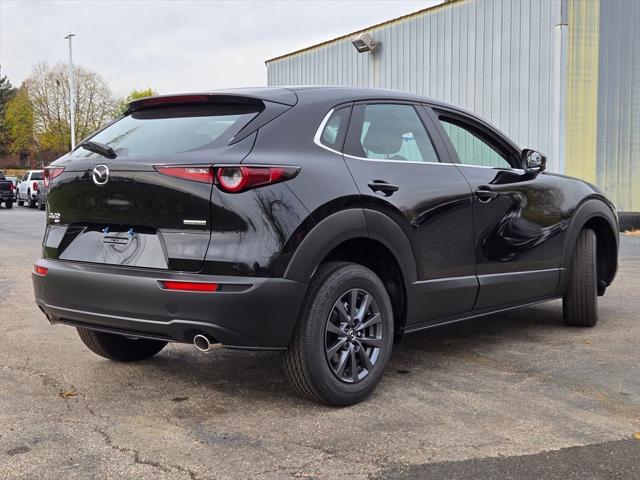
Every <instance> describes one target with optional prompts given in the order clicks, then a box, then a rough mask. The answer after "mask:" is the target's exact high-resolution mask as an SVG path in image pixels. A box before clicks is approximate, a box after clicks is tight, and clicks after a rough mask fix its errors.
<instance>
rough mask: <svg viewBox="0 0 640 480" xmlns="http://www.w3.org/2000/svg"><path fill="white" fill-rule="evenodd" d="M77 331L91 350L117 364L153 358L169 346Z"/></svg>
mask: <svg viewBox="0 0 640 480" xmlns="http://www.w3.org/2000/svg"><path fill="white" fill-rule="evenodd" d="M76 330H77V331H78V335H79V336H80V339H81V340H82V342H83V343H84V344H85V345H86V346H87V347H88V348H89V350H91V351H92V352H93V353H96V354H98V355H100V356H101V357H104V358H108V359H109V360H115V361H117V362H135V361H138V360H144V359H146V358H151V357H153V356H154V355H155V354H156V353H158V352H159V351H160V350H162V349H163V348H164V347H165V345H166V344H167V342H162V341H159V340H147V339H143V338H139V339H132V338H127V337H124V336H122V335H114V334H112V333H105V332H96V331H95V330H88V329H86V328H76Z"/></svg>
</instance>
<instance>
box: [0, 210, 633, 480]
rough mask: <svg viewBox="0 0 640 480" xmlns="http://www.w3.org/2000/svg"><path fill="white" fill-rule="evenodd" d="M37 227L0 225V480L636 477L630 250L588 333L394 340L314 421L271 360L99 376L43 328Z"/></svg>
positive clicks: (554, 320)
mask: <svg viewBox="0 0 640 480" xmlns="http://www.w3.org/2000/svg"><path fill="white" fill-rule="evenodd" d="M44 219H45V212H40V211H36V210H30V209H27V208H24V207H18V206H14V208H13V210H6V209H4V208H2V209H1V210H0V326H1V327H2V330H0V478H2V479H14V478H20V479H23V478H24V479H27V478H34V479H35V478H37V479H60V478H65V479H72V478H83V479H84V478H113V479H116V478H117V479H121V478H138V479H208V478H216V479H217V478H220V479H226V478H261V479H287V478H323V479H324V478H327V479H333V478H349V479H371V478H394V479H413V478H415V479H418V478H420V479H424V478H455V479H471V478H473V479H478V478H481V479H485V478H505V479H534V478H535V479H539V478H545V479H569V478H576V479H577V478H579V479H609V478H612V479H613V478H625V479H631V478H640V439H635V437H634V434H636V433H637V432H640V293H639V292H640V238H630V237H622V243H621V247H622V248H621V257H620V269H619V273H618V276H617V278H616V281H615V282H614V284H613V286H612V287H611V288H610V289H609V290H608V291H607V294H606V296H604V297H601V298H600V324H599V325H598V326H597V327H596V328H594V329H572V328H567V327H564V326H563V323H562V308H561V303H560V302H558V301H555V302H550V303H547V304H543V305H538V306H535V307H528V308H524V309H520V310H517V311H512V312H507V313H502V314H497V315H493V316H490V317H485V318H481V319H476V320H472V321H468V322H464V323H460V324H456V325H450V326H446V327H440V328H436V329H432V330H429V331H425V332H422V333H419V334H415V335H412V336H408V337H406V338H405V339H404V341H403V342H402V343H401V344H400V345H396V346H395V349H394V353H393V357H392V360H391V363H390V365H389V367H388V369H387V372H386V374H385V376H384V377H383V379H382V382H381V383H380V385H379V387H378V389H377V390H376V392H375V393H374V395H373V396H372V398H371V399H369V400H368V401H366V402H364V403H362V404H360V405H357V406H354V407H349V408H342V409H331V408H326V407H322V406H318V405H315V404H312V403H309V402H308V401H306V400H304V399H301V398H299V397H297V396H296V394H295V393H294V391H293V389H292V388H291V387H290V386H289V385H288V383H287V381H286V379H285V377H284V372H283V369H282V365H281V357H280V354H278V353H277V352H262V353H259V352H238V351H227V350H224V349H222V350H217V351H214V352H212V353H208V354H203V353H200V352H198V351H196V350H195V349H194V348H193V347H192V346H189V345H170V346H169V347H167V348H166V349H165V350H163V352H162V353H161V354H159V355H158V356H157V357H155V358H153V359H150V360H148V361H144V362H140V363H136V364H117V363H113V362H109V361H107V360H105V359H102V358H100V357H97V356H96V355H94V354H93V353H91V352H90V351H89V350H87V349H86V348H85V347H84V345H83V344H82V343H81V341H80V339H79V338H78V337H77V335H76V333H75V331H74V329H72V328H70V327H65V326H50V325H49V324H48V323H47V321H46V320H45V317H44V316H43V315H42V313H41V312H40V311H39V310H38V308H37V307H36V305H35V303H34V301H33V292H32V287H31V278H30V276H31V274H30V272H31V268H32V265H33V262H34V260H36V259H37V258H38V257H39V256H40V243H41V239H42V233H43V231H44ZM639 436H640V434H639Z"/></svg>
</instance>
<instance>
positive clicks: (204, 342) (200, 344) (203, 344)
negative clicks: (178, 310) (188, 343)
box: [193, 334, 222, 352]
mask: <svg viewBox="0 0 640 480" xmlns="http://www.w3.org/2000/svg"><path fill="white" fill-rule="evenodd" d="M193 344H194V345H195V347H196V348H197V349H198V350H200V351H201V352H210V351H211V350H217V349H218V348H222V344H221V343H218V342H216V341H215V340H214V339H213V338H211V337H209V336H208V335H202V334H198V335H196V336H195V337H193Z"/></svg>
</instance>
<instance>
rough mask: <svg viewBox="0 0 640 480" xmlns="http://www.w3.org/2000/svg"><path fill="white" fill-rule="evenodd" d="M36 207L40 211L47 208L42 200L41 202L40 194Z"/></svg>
mask: <svg viewBox="0 0 640 480" xmlns="http://www.w3.org/2000/svg"><path fill="white" fill-rule="evenodd" d="M36 206H37V207H38V210H44V209H45V208H46V204H45V203H43V202H42V200H40V194H38V200H37V203H36Z"/></svg>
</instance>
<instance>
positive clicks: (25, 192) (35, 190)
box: [17, 170, 46, 210]
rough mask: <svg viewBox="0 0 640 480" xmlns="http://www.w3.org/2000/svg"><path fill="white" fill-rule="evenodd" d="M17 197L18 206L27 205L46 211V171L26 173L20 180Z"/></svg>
mask: <svg viewBox="0 0 640 480" xmlns="http://www.w3.org/2000/svg"><path fill="white" fill-rule="evenodd" d="M17 197H18V198H17V202H18V205H25V204H26V205H27V206H28V207H29V208H34V207H38V208H39V209H40V210H44V206H45V203H46V192H45V189H44V171H43V170H29V171H28V172H26V173H25V174H24V175H23V176H22V179H20V184H19V185H18V193H17Z"/></svg>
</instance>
